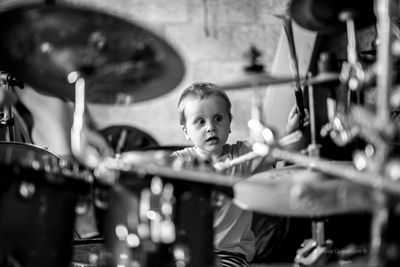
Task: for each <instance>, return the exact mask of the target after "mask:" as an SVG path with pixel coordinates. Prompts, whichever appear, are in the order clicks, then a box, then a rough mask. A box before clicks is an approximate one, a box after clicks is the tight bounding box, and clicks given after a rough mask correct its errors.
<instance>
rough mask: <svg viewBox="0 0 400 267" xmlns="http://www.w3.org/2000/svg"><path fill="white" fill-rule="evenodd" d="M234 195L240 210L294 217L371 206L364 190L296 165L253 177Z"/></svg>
mask: <svg viewBox="0 0 400 267" xmlns="http://www.w3.org/2000/svg"><path fill="white" fill-rule="evenodd" d="M234 194H235V198H234V202H235V203H236V204H237V205H238V206H239V207H241V208H243V209H247V210H252V211H257V212H261V213H265V214H276V215H285V216H295V217H323V216H329V215H338V214H347V213H357V212H365V211H369V210H370V209H371V207H372V206H373V205H372V203H371V201H372V200H371V194H370V191H369V190H367V189H366V188H364V187H360V186H357V185H355V184H352V183H350V182H348V181H345V180H341V179H337V178H334V177H331V176H327V175H324V174H322V173H319V172H315V171H312V170H309V169H305V168H302V167H297V166H291V167H285V168H282V169H274V170H271V171H267V172H262V173H258V174H256V175H253V176H251V177H250V178H248V179H246V180H245V181H242V182H239V183H237V184H236V185H235V186H234Z"/></svg>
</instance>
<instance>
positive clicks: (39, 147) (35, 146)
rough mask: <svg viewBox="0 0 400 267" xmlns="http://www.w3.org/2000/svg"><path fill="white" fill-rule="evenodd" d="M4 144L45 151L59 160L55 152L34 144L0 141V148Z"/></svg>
mask: <svg viewBox="0 0 400 267" xmlns="http://www.w3.org/2000/svg"><path fill="white" fill-rule="evenodd" d="M5 144H12V145H20V146H27V147H34V148H36V149H39V150H42V151H45V152H49V153H50V154H52V155H53V156H55V157H57V158H58V159H61V157H60V156H59V155H57V154H56V153H55V152H53V151H51V150H49V149H46V148H44V147H41V146H38V145H35V144H30V143H24V142H18V141H0V146H1V145H5Z"/></svg>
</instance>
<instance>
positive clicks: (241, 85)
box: [219, 73, 339, 90]
mask: <svg viewBox="0 0 400 267" xmlns="http://www.w3.org/2000/svg"><path fill="white" fill-rule="evenodd" d="M335 81H339V74H337V73H323V74H320V75H317V76H315V77H311V78H308V79H306V78H300V82H301V84H302V85H318V84H323V83H328V82H335ZM293 82H295V78H294V77H273V76H271V75H269V74H267V73H261V74H251V75H249V76H247V77H245V78H242V79H238V80H235V81H231V82H228V83H222V84H220V86H219V87H220V88H221V89H222V90H238V89H245V88H252V87H265V86H269V85H278V84H288V83H293Z"/></svg>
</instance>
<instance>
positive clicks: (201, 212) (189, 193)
mask: <svg viewBox="0 0 400 267" xmlns="http://www.w3.org/2000/svg"><path fill="white" fill-rule="evenodd" d="M150 180H151V177H139V176H137V175H135V174H126V175H124V176H122V177H121V179H120V183H119V184H117V185H115V186H114V187H113V188H112V189H111V193H110V205H109V208H108V209H107V211H106V215H105V223H104V238H105V246H106V249H107V251H109V252H111V254H112V255H113V256H112V260H111V261H112V263H111V264H114V265H116V264H118V262H117V257H118V255H120V254H121V253H126V254H127V255H129V256H128V258H129V260H130V261H138V262H139V263H141V265H142V266H160V265H162V266H175V262H174V258H173V250H174V247H175V246H177V245H178V246H183V247H185V248H186V249H187V251H188V254H189V257H190V262H189V264H188V265H187V266H213V264H214V260H215V259H214V254H213V236H214V235H213V207H212V205H211V192H212V190H211V186H209V185H204V184H197V183H189V182H182V181H181V182H176V181H173V179H163V180H164V182H169V183H172V184H173V186H174V197H175V201H176V202H175V205H174V216H173V217H174V219H173V222H174V224H175V231H176V240H175V242H173V243H172V244H159V243H154V242H151V241H150V240H141V245H140V246H139V247H138V248H134V249H132V248H127V247H126V245H125V243H126V242H120V240H118V238H117V237H116V234H115V229H116V226H117V225H129V219H128V216H127V215H128V214H131V216H132V214H133V216H138V213H139V207H140V194H141V191H142V190H143V189H146V188H149V186H150ZM133 230H134V231H135V230H137V229H133Z"/></svg>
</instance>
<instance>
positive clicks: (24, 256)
mask: <svg viewBox="0 0 400 267" xmlns="http://www.w3.org/2000/svg"><path fill="white" fill-rule="evenodd" d="M1 149H2V152H3V153H1V156H2V157H1V161H2V162H1V169H2V172H1V175H0V181H1V182H0V184H1V189H0V218H1V220H0V257H1V258H3V259H8V260H12V261H16V262H18V263H19V264H21V266H24V267H30V266H32V267H33V266H35V267H36V266H41V267H47V266H49V267H50V266H68V265H69V263H70V260H71V256H72V242H73V230H74V222H75V207H76V204H77V199H78V193H80V192H82V191H81V190H82V187H81V186H82V185H83V184H81V183H77V182H76V181H70V180H69V179H67V178H65V177H63V175H62V174H61V172H60V173H58V174H55V173H53V174H49V173H47V172H46V171H44V170H35V169H33V168H30V167H29V166H23V165H22V163H23V162H25V163H27V162H28V161H29V160H32V159H34V160H37V161H38V162H39V163H40V160H41V159H43V158H45V157H49V158H55V159H57V156H55V155H53V154H52V153H50V152H48V151H46V150H44V149H40V148H38V147H35V146H33V145H28V144H22V143H15V144H14V143H1ZM5 155H11V156H9V157H7V156H5ZM26 155H30V157H31V159H29V160H28V161H27V160H26ZM83 187H85V186H84V185H83ZM27 188H29V190H28V191H27Z"/></svg>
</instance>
